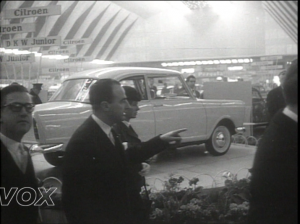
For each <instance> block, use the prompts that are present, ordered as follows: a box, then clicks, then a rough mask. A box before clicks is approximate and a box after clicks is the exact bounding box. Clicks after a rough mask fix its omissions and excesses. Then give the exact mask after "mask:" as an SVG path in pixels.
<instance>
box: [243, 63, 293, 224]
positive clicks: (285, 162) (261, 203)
mask: <svg viewBox="0 0 300 224" xmlns="http://www.w3.org/2000/svg"><path fill="white" fill-rule="evenodd" d="M283 94H284V97H285V101H286V103H287V106H286V107H285V108H284V109H283V110H280V111H279V112H277V113H276V114H275V116H274V117H273V118H272V120H271V122H270V125H269V126H268V127H267V129H266V131H265V133H264V135H263V137H262V139H261V141H260V142H259V145H258V147H257V152H256V154H255V158H254V162H253V168H252V169H251V171H250V172H251V174H252V175H251V182H250V193H251V195H252V198H251V200H250V210H249V222H248V223H249V224H285V223H289V224H296V223H298V221H297V216H298V215H297V214H298V59H296V60H294V61H293V62H292V65H291V66H290V68H289V69H288V71H287V74H286V79H285V81H284V83H283Z"/></svg>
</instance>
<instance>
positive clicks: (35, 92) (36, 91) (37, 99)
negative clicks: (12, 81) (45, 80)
mask: <svg viewBox="0 0 300 224" xmlns="http://www.w3.org/2000/svg"><path fill="white" fill-rule="evenodd" d="M42 85H43V84H42V83H34V84H33V88H32V89H31V90H30V94H31V95H32V102H33V103H34V104H42V103H43V102H42V100H41V99H40V97H39V93H40V92H41V90H42Z"/></svg>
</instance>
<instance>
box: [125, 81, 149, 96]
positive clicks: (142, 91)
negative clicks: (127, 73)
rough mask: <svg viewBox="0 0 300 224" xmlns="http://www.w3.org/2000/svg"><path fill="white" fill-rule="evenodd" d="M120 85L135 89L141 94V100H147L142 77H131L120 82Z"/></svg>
mask: <svg viewBox="0 0 300 224" xmlns="http://www.w3.org/2000/svg"><path fill="white" fill-rule="evenodd" d="M120 83H121V85H122V86H131V87H133V88H135V89H136V90H137V91H138V92H139V93H140V94H141V97H142V100H147V99H148V97H147V91H146V86H145V78H144V76H132V77H130V78H126V79H123V80H121V81H120Z"/></svg>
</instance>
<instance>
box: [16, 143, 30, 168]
mask: <svg viewBox="0 0 300 224" xmlns="http://www.w3.org/2000/svg"><path fill="white" fill-rule="evenodd" d="M18 158H19V162H20V169H21V171H22V172H23V173H25V172H26V168H27V162H28V153H27V152H26V151H25V149H24V147H23V144H22V143H20V144H19V146H18Z"/></svg>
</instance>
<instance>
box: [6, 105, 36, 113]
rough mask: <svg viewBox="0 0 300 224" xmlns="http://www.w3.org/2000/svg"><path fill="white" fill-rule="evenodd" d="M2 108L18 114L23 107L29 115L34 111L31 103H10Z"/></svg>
mask: <svg viewBox="0 0 300 224" xmlns="http://www.w3.org/2000/svg"><path fill="white" fill-rule="evenodd" d="M2 107H8V108H9V109H10V110H11V111H12V112H20V111H21V110H22V108H23V107H24V108H25V110H26V111H27V112H28V113H31V112H32V111H33V110H34V104H33V103H11V104H7V105H4V106H2Z"/></svg>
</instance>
